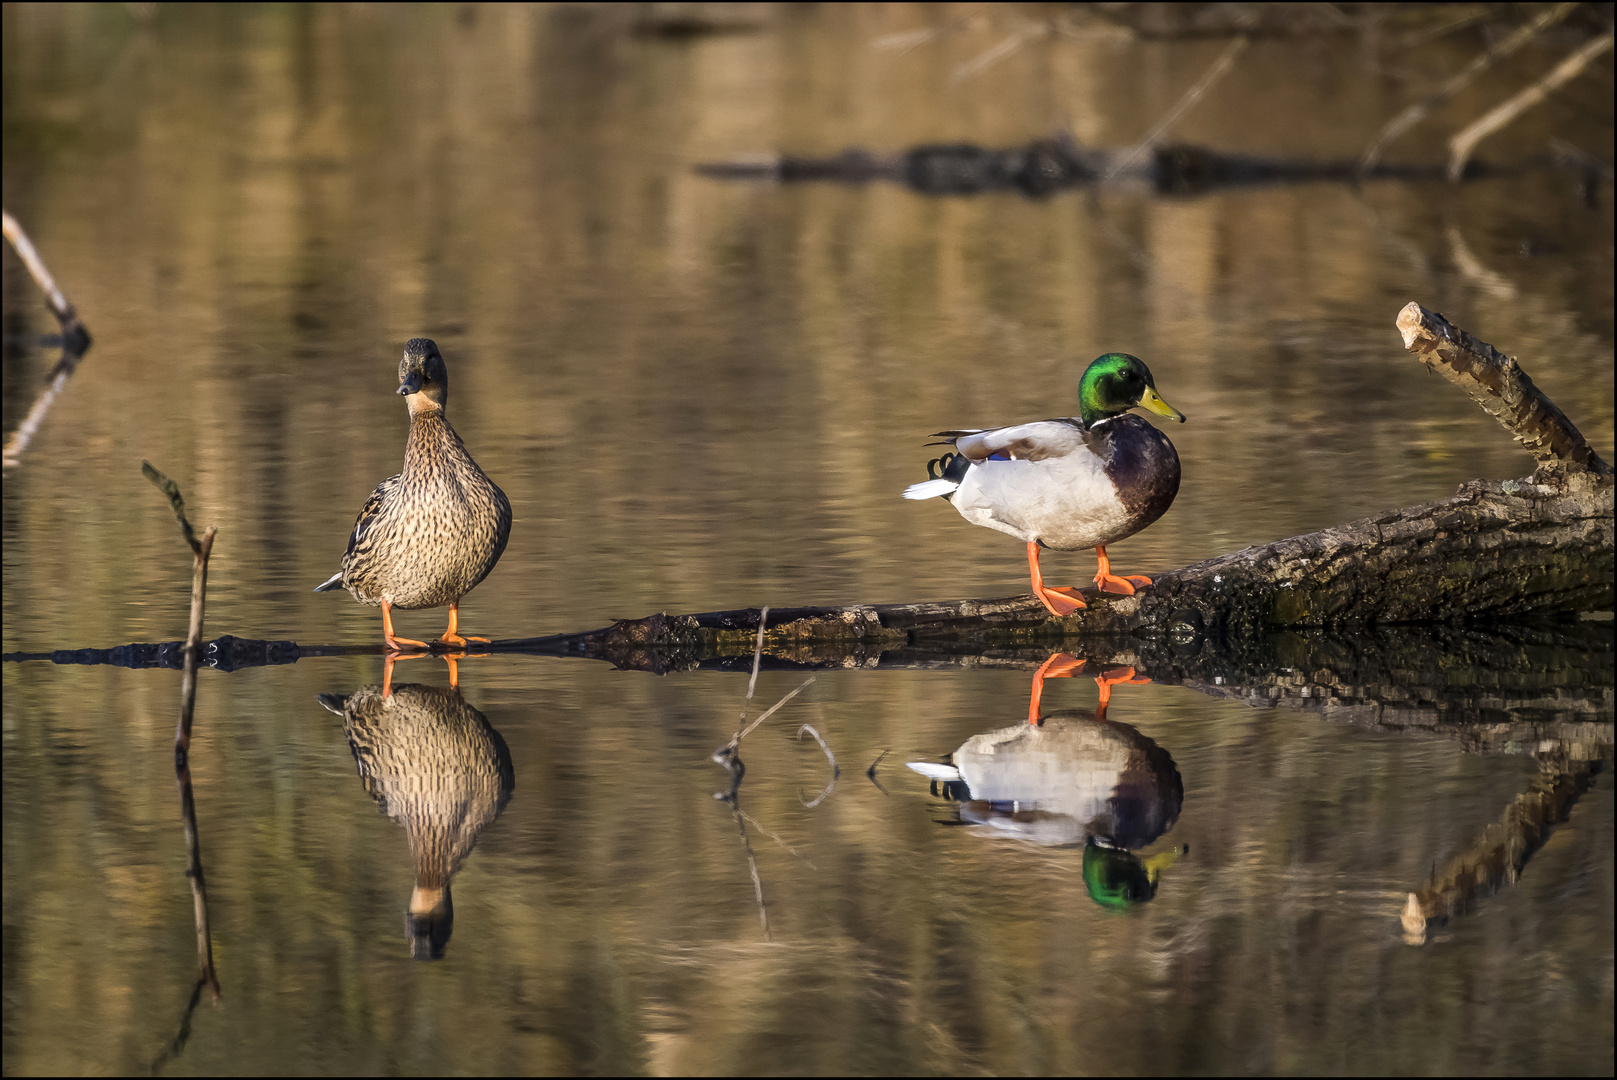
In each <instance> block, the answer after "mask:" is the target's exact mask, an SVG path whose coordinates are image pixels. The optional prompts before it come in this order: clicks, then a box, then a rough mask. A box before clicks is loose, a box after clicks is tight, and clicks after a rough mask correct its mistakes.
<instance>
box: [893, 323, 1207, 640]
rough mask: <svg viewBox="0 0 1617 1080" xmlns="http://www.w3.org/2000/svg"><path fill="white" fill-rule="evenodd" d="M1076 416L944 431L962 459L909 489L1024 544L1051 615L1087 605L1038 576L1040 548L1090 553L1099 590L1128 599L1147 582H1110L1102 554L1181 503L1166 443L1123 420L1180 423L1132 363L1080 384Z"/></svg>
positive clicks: (1109, 366)
mask: <svg viewBox="0 0 1617 1080" xmlns="http://www.w3.org/2000/svg"><path fill="white" fill-rule="evenodd" d="M1078 402H1079V408H1080V415H1079V416H1077V417H1071V416H1068V417H1062V418H1060V419H1056V420H1039V421H1036V422H1034V423H1031V424H1017V425H1016V426H1014V427H1002V428H991V429H988V430H983V431H976V430H973V431H940V432H938V433H937V434H938V436H939V437H941V438H945V439H947V440H948V441H949V443H950V444H952V445H953V446H954V447H955V449H956V450H958V451H959V453H958V454H945V455H943V457H941V458H937V459H935V460H933V461H931V462H929V463H928V464H927V473H928V474H929V475H930V476H932V479H931V480H928V481H926V482H924V483H920V484H912V485H910V487H908V488H907V489H905V491H904V497H905V498H906V499H930V498H932V497H933V496H935V495H942V496H943V497H944V498H946V499H948V500H950V501H951V502H952V503H954V508H955V509H956V510H958V511H960V516H961V517H963V518H965V519H966V520H967V521H969V522H971V523H972V524H974V525H986V526H987V527H988V528H990V529H998V530H999V531H1000V532H1003V533H1009V534H1010V535H1012V536H1014V537H1017V538H1018V539H1020V540H1025V541H1026V542H1027V562H1028V571H1029V574H1030V576H1031V577H1032V579H1033V595H1034V596H1037V597H1038V598H1039V599H1040V600H1041V601H1043V602H1044V606H1045V607H1047V608H1049V609H1050V613H1051V614H1053V615H1058V616H1060V615H1070V614H1071V613H1073V612H1074V611H1077V610H1079V609H1080V608H1083V607H1086V606H1087V605H1086V604H1085V603H1084V602H1083V601H1082V600H1081V599H1079V597H1078V590H1077V589H1073V588H1052V587H1047V586H1046V585H1045V584H1044V580H1043V578H1042V577H1040V575H1039V548H1041V547H1050V548H1055V549H1056V550H1057V551H1072V550H1075V549H1077V548H1085V547H1093V548H1094V549H1095V555H1096V556H1097V558H1098V559H1099V560H1100V570H1099V572H1098V573H1096V575H1095V584H1096V585H1098V586H1100V588H1101V589H1102V590H1103V591H1105V592H1116V593H1124V594H1127V595H1132V594H1133V593H1134V589H1135V586H1137V585H1149V584H1151V579H1150V578H1147V577H1118V576H1117V575H1115V574H1113V573H1112V572H1111V565H1110V563H1109V562H1108V561H1107V558H1106V545H1107V544H1111V543H1116V542H1117V541H1119V540H1122V539H1123V538H1125V537H1128V536H1133V535H1134V534H1135V533H1137V532H1139V531H1140V530H1141V529H1143V528H1145V527H1146V526H1147V525H1149V524H1151V523H1152V522H1153V521H1155V520H1157V518H1159V517H1161V516H1162V515H1163V513H1164V512H1165V511H1166V510H1167V509H1168V507H1169V505H1170V504H1172V502H1173V497H1174V496H1175V495H1176V494H1178V493H1179V455H1178V454H1176V453H1175V452H1174V449H1173V443H1171V442H1169V441H1168V437H1167V436H1166V435H1164V434H1162V432H1160V431H1158V430H1157V429H1156V428H1154V427H1152V426H1151V425H1150V424H1148V423H1146V422H1145V420H1143V419H1142V418H1140V417H1138V416H1135V415H1133V414H1131V413H1130V412H1129V411H1128V410H1130V409H1132V408H1134V407H1136V406H1139V407H1141V408H1146V409H1150V410H1151V411H1152V412H1154V413H1157V414H1159V415H1162V416H1172V417H1176V418H1177V419H1178V420H1179V422H1180V423H1181V424H1182V423H1184V422H1185V417H1184V414H1183V413H1181V412H1179V411H1178V410H1177V409H1175V408H1173V407H1172V406H1170V405H1169V404H1168V403H1167V402H1166V401H1163V400H1162V397H1161V396H1160V395H1159V394H1158V393H1157V388H1156V383H1155V382H1154V381H1153V380H1152V378H1151V372H1150V370H1149V369H1148V368H1147V367H1146V366H1145V364H1144V363H1143V362H1141V360H1140V358H1139V357H1137V356H1130V355H1129V354H1128V353H1107V354H1106V355H1105V356H1102V357H1100V358H1098V359H1097V360H1096V361H1095V362H1094V363H1093V364H1090V365H1089V367H1088V369H1087V370H1085V372H1084V377H1083V379H1082V380H1081V381H1080V382H1079V384H1078Z"/></svg>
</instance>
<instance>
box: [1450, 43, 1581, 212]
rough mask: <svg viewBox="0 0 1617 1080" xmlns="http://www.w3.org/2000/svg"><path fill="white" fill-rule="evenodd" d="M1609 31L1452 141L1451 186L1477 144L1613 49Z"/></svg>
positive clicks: (1462, 173)
mask: <svg viewBox="0 0 1617 1080" xmlns="http://www.w3.org/2000/svg"><path fill="white" fill-rule="evenodd" d="M1611 45H1612V34H1611V32H1610V31H1608V32H1607V33H1605V34H1603V35H1601V36H1600V37H1597V38H1595V39H1594V40H1593V41H1591V42H1589V43H1588V44H1586V45H1584V47H1583V48H1581V49H1579V50H1578V51H1577V52H1575V53H1573V54H1572V55H1571V56H1569V57H1567V58H1566V59H1565V60H1562V61H1561V62H1560V63H1559V64H1557V65H1555V69H1554V70H1553V71H1551V72H1550V73H1549V74H1548V75H1546V76H1544V77H1543V78H1542V79H1540V80H1539V81H1538V82H1536V83H1534V84H1533V85H1532V86H1529V87H1527V88H1526V89H1525V90H1523V91H1522V92H1521V93H1519V94H1517V95H1516V96H1515V97H1513V98H1511V99H1510V100H1509V101H1507V102H1505V103H1504V104H1502V105H1499V106H1497V107H1495V108H1493V109H1491V110H1489V112H1488V113H1487V115H1485V116H1483V117H1482V118H1481V119H1480V120H1477V121H1476V122H1474V123H1472V124H1471V125H1470V126H1469V127H1467V128H1466V129H1465V130H1464V131H1462V132H1460V133H1459V134H1458V135H1455V136H1454V137H1453V138H1452V139H1450V140H1449V170H1448V172H1449V183H1451V184H1458V183H1459V182H1460V179H1461V177H1463V176H1464V175H1465V164H1466V162H1467V161H1469V160H1471V151H1473V150H1474V149H1476V146H1477V143H1479V142H1481V141H1482V140H1483V139H1486V138H1487V137H1488V136H1489V135H1492V134H1493V133H1494V132H1496V131H1498V130H1499V129H1500V128H1503V127H1505V126H1506V125H1507V124H1509V123H1510V122H1511V121H1513V120H1515V119H1516V117H1518V116H1520V115H1521V114H1522V113H1524V112H1526V111H1527V110H1528V109H1531V108H1532V107H1533V106H1534V105H1537V104H1538V103H1539V102H1541V101H1543V100H1544V99H1545V98H1547V97H1549V96H1550V94H1552V93H1554V92H1555V91H1556V90H1557V89H1559V88H1560V87H1561V86H1562V85H1564V84H1566V83H1568V82H1571V81H1572V80H1573V79H1575V78H1577V77H1578V76H1579V75H1580V74H1582V72H1583V69H1584V68H1586V67H1588V66H1589V64H1590V63H1591V62H1592V61H1593V60H1594V59H1595V58H1596V57H1598V56H1600V55H1602V54H1603V53H1605V52H1606V50H1608V49H1610V48H1611Z"/></svg>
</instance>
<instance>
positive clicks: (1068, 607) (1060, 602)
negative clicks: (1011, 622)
mask: <svg viewBox="0 0 1617 1080" xmlns="http://www.w3.org/2000/svg"><path fill="white" fill-rule="evenodd" d="M1033 595H1034V596H1037V597H1038V598H1039V602H1040V603H1042V604H1043V605H1044V606H1045V607H1046V608H1047V609H1049V611H1050V614H1052V615H1054V616H1056V617H1057V618H1060V617H1062V616H1064V615H1071V614H1072V613H1073V612H1075V611H1082V610H1084V609H1085V608H1087V607H1088V606H1089V605H1088V604H1086V603H1084V602H1083V600H1082V599H1080V597H1079V594H1078V590H1077V589H1074V588H1072V587H1071V586H1065V585H1064V586H1060V587H1054V586H1049V585H1040V586H1039V587H1038V588H1036V589H1034V590H1033Z"/></svg>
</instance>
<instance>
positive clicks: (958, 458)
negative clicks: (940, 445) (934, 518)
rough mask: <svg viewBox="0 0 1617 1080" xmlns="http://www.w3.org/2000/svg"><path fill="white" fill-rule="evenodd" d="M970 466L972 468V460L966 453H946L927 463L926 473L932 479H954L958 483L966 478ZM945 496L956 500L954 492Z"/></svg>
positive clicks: (951, 500) (952, 500)
mask: <svg viewBox="0 0 1617 1080" xmlns="http://www.w3.org/2000/svg"><path fill="white" fill-rule="evenodd" d="M969 468H971V462H970V460H968V459H967V457H966V455H964V454H944V455H943V456H942V457H935V458H933V459H932V460H931V461H929V462H927V463H926V475H927V477H928V478H930V479H932V480H952V481H954V482H955V483H956V484H958V483H960V481H961V480H963V479H965V476H966V470H967V469H969ZM944 498H945V499H948V500H949V501H950V502H954V493H953V492H950V493H949V494H947V495H945V496H944Z"/></svg>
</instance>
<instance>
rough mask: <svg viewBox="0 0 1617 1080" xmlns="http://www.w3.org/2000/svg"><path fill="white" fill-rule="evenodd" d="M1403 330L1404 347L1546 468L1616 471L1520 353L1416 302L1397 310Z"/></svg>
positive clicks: (1600, 472) (1599, 472) (1597, 472)
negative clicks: (1504, 350)
mask: <svg viewBox="0 0 1617 1080" xmlns="http://www.w3.org/2000/svg"><path fill="white" fill-rule="evenodd" d="M1398 330H1399V332H1400V333H1402V334H1403V336H1404V348H1406V349H1408V350H1409V351H1410V352H1412V353H1415V354H1416V355H1417V356H1419V357H1420V359H1421V361H1422V363H1424V364H1425V365H1426V366H1427V367H1429V368H1431V369H1432V370H1433V371H1436V372H1437V373H1438V374H1440V375H1442V376H1443V377H1444V378H1445V379H1447V380H1449V382H1451V383H1453V384H1455V385H1456V386H1458V387H1459V388H1460V389H1462V390H1464V391H1465V392H1466V393H1467V394H1469V395H1470V396H1471V399H1472V400H1473V401H1475V402H1476V403H1477V404H1478V405H1481V406H1482V407H1483V409H1485V410H1486V411H1487V413H1488V415H1490V416H1492V417H1493V418H1494V419H1495V420H1498V421H1499V422H1500V423H1501V424H1503V425H1504V427H1505V430H1506V431H1508V432H1510V434H1511V437H1512V438H1514V439H1515V440H1516V441H1517V442H1519V443H1521V444H1522V447H1523V448H1524V449H1526V450H1527V452H1528V453H1530V454H1532V455H1533V457H1534V458H1535V459H1537V460H1538V463H1539V465H1540V466H1541V467H1543V466H1547V465H1548V466H1554V465H1564V466H1571V467H1572V468H1574V469H1577V470H1582V471H1586V472H1590V473H1593V474H1594V475H1596V476H1610V475H1611V474H1612V472H1611V466H1610V465H1608V464H1607V463H1606V462H1605V461H1604V460H1602V459H1601V457H1600V455H1599V454H1597V453H1595V450H1594V448H1593V447H1592V446H1590V445H1589V442H1588V440H1587V439H1585V438H1584V437H1583V435H1582V433H1581V432H1579V431H1578V429H1577V426H1576V425H1575V424H1573V423H1572V421H1571V420H1569V419H1567V415H1566V413H1564V412H1562V411H1561V410H1560V409H1559V408H1557V407H1556V405H1555V403H1554V402H1553V401H1551V400H1550V399H1549V398H1547V397H1545V396H1544V394H1543V392H1542V391H1540V390H1539V388H1538V387H1536V386H1534V385H1533V380H1532V379H1530V378H1528V377H1527V372H1525V371H1523V370H1522V368H1521V365H1520V364H1518V363H1517V362H1516V359H1515V357H1511V356H1506V355H1505V354H1503V353H1501V352H1500V351H1499V350H1498V349H1496V348H1494V347H1493V346H1492V345H1489V344H1488V343H1487V342H1485V341H1478V340H1477V339H1476V338H1474V337H1472V336H1471V335H1470V334H1468V333H1466V332H1465V331H1464V330H1461V329H1460V328H1459V327H1457V326H1455V325H1453V324H1452V323H1450V322H1449V321H1448V320H1447V319H1445V318H1444V317H1443V316H1442V315H1440V314H1438V313H1437V312H1435V311H1428V310H1427V309H1426V308H1423V307H1421V306H1420V305H1419V304H1417V303H1415V302H1414V301H1413V300H1411V301H1410V302H1409V303H1408V304H1406V305H1404V309H1403V310H1402V311H1400V312H1399V313H1398Z"/></svg>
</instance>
